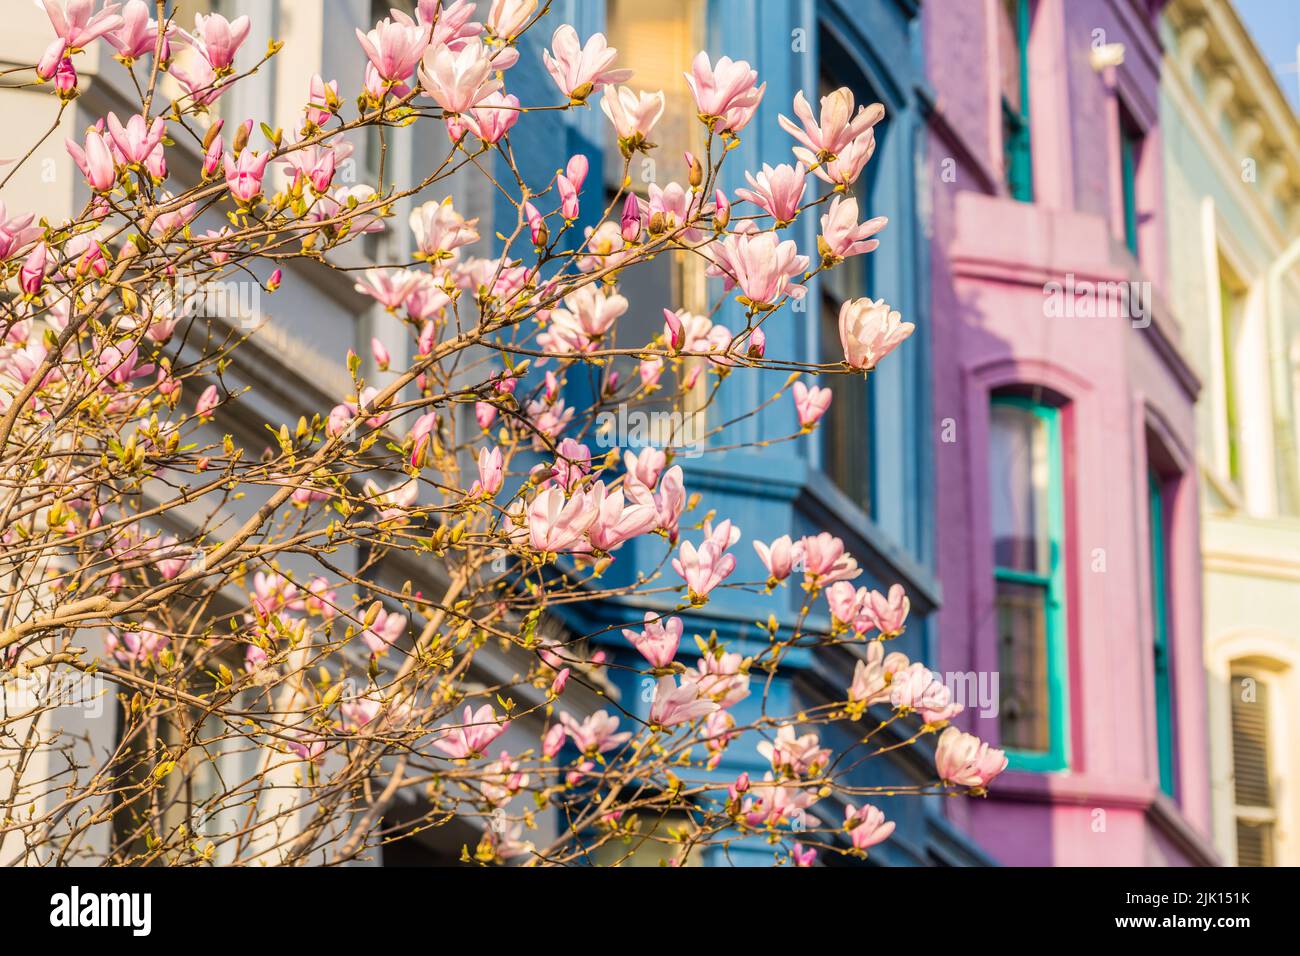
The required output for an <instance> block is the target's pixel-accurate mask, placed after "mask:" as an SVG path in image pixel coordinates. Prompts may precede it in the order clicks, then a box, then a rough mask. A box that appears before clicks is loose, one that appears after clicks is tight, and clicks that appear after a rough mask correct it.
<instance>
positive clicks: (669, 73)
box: [582, 0, 703, 191]
mask: <svg viewBox="0 0 1300 956" xmlns="http://www.w3.org/2000/svg"><path fill="white" fill-rule="evenodd" d="M606 11H607V13H606V18H607V20H606V30H605V33H606V36H607V37H608V38H609V45H610V46H612V47H614V48H615V49H616V50H618V62H617V66H618V67H619V68H620V69H629V70H635V71H636V73H635V75H634V76H633V77H632V78H631V79H630V80H628V82H627V84H626V85H627V86H630V87H631V88H632V89H634V90H644V91H647V92H651V93H653V92H656V91H658V90H663V92H664V113H663V116H662V117H661V118H660V120H659V123H658V125H656V126H655V128H654V135H653V136H652V137H651V138H652V139H653V140H654V142H655V143H657V144H658V145H659V147H660V148H659V149H658V150H656V155H657V156H659V157H660V158H661V159H662V160H663V161H664V163H666V164H667V169H668V172H667V174H666V175H663V176H660V177H659V182H660V184H661V185H665V184H667V182H668V181H670V180H672V179H674V178H676V179H678V181H681V180H682V179H683V177H684V169H683V165H682V164H683V162H684V161H683V160H682V153H683V152H685V151H687V150H691V151H693V152H695V153H699V152H700V145H699V143H698V142H697V140H698V138H699V136H700V135H701V130H703V126H702V125H701V124H700V122H699V120H698V119H697V117H696V112H697V111H696V109H695V101H694V100H693V99H692V98H691V91H690V88H689V87H688V86H687V85H686V81H685V80H684V79H683V78H682V74H683V73H685V72H687V71H689V70H690V68H691V59H692V58H693V57H694V56H695V54H696V52H697V51H698V50H699V49H700V48H701V47H702V46H703V44H702V43H701V42H700V37H699V35H698V34H699V23H700V4H699V0H655V2H654V3H647V2H645V0H608V4H607V6H606ZM582 39H584V40H585V39H586V37H583V38H582ZM602 95H604V94H602ZM597 102H599V101H597V100H593V103H597ZM606 125H607V126H608V124H606ZM609 139H610V142H609V145H608V153H607V155H606V159H605V174H606V175H605V178H606V182H608V183H610V184H611V185H617V184H618V182H619V181H620V179H621V177H622V175H623V157H622V156H621V155H620V154H619V151H618V144H617V142H615V141H614V137H613V135H612V134H611V136H610V137H609ZM640 165H641V161H640V160H636V161H635V162H633V164H632V169H631V175H632V184H633V188H634V189H636V190H638V191H644V190H645V188H646V185H647V184H646V183H645V182H642V177H641V175H640V169H639V167H640Z"/></svg>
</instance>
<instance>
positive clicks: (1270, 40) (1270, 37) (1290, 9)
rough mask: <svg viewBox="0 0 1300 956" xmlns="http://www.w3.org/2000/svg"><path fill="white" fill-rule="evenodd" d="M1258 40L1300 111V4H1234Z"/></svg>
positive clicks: (1253, 0) (1273, 0) (1299, 0)
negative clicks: (1299, 61)
mask: <svg viewBox="0 0 1300 956" xmlns="http://www.w3.org/2000/svg"><path fill="white" fill-rule="evenodd" d="M1233 4H1234V5H1235V6H1236V8H1237V12H1238V13H1239V14H1241V19H1242V20H1243V21H1244V22H1245V24H1246V26H1247V28H1248V29H1249V30H1250V32H1251V34H1252V35H1253V36H1254V38H1255V44H1256V46H1258V47H1259V49H1260V52H1261V53H1262V54H1263V56H1264V59H1265V60H1267V61H1268V63H1269V65H1270V66H1271V67H1273V73H1274V74H1275V75H1276V76H1277V81H1278V84H1279V85H1280V86H1281V87H1282V89H1283V91H1284V92H1285V93H1286V95H1287V96H1288V97H1289V98H1290V100H1291V106H1292V108H1293V109H1297V110H1300V74H1297V73H1296V44H1300V0H1233Z"/></svg>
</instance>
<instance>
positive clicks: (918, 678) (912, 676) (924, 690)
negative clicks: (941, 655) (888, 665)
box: [889, 662, 965, 724]
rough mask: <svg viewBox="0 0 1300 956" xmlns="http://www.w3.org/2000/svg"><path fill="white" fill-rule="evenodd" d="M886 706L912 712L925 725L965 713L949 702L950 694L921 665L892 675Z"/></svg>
mask: <svg viewBox="0 0 1300 956" xmlns="http://www.w3.org/2000/svg"><path fill="white" fill-rule="evenodd" d="M889 703H890V704H891V705H892V706H894V707H896V708H899V709H901V710H909V709H910V710H914V711H916V712H917V713H919V714H920V715H921V718H922V719H923V720H924V721H925V722H926V723H927V724H941V723H943V722H944V721H947V720H951V719H952V718H953V717H955V716H957V715H958V714H960V713H961V712H962V710H964V709H965V708H963V707H962V705H961V704H958V703H956V702H955V701H954V700H953V699H952V691H951V690H949V689H948V687H947V686H946V685H945V684H944V683H943V682H942V681H941V680H939V679H937V677H936V676H935V674H934V673H933V672H932V671H931V670H930V668H928V667H926V666H925V665H924V664H922V663H920V662H917V663H914V664H909V665H908V666H907V667H906V668H904V669H903V670H901V671H899V672H897V673H895V674H894V675H893V678H892V680H891V681H890V683H889Z"/></svg>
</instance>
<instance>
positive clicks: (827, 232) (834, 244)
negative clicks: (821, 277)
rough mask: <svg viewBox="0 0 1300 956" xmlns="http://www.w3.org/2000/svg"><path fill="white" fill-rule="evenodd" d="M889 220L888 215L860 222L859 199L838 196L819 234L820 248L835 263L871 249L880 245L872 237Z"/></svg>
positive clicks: (818, 242) (818, 248)
mask: <svg viewBox="0 0 1300 956" xmlns="http://www.w3.org/2000/svg"><path fill="white" fill-rule="evenodd" d="M888 223H889V220H888V219H886V218H885V217H884V216H877V217H876V218H875V219H868V220H867V221H866V222H864V223H859V222H858V201H857V200H856V199H853V198H852V197H849V198H845V197H844V196H836V197H835V198H834V199H832V200H831V205H830V208H829V209H828V210H827V211H826V212H825V214H823V215H822V234H821V235H820V236H818V237H817V250H818V251H819V252H820V253H821V255H822V259H823V260H824V261H826V262H827V263H828V264H831V265H834V264H835V263H837V262H840V261H842V260H844V259H847V258H849V257H850V256H858V255H862V254H863V253H866V252H871V251H873V250H874V249H876V247H878V246H879V245H880V240H879V239H873V238H871V237H872V236H874V235H875V234H876V233H878V232H880V230H882V229H884V228H885V226H886V225H887V224H888Z"/></svg>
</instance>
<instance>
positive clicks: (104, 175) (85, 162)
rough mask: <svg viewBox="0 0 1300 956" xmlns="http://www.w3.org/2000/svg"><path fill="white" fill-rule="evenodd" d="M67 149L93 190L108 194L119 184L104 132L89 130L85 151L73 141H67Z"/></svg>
mask: <svg viewBox="0 0 1300 956" xmlns="http://www.w3.org/2000/svg"><path fill="white" fill-rule="evenodd" d="M159 122H161V120H159ZM67 147H68V153H69V154H71V156H72V159H73V161H74V162H75V163H76V164H77V168H78V169H80V170H81V172H82V175H84V176H85V177H86V182H87V183H88V184H89V185H90V188H91V189H93V190H94V191H95V192H108V191H109V190H110V189H112V188H113V186H114V184H115V183H116V182H117V169H116V167H115V166H114V165H113V151H112V149H111V148H110V147H109V145H108V138H107V137H106V136H104V134H103V133H102V132H100V131H99V130H97V129H92V130H89V131H88V132H87V133H86V147H85V149H82V148H81V147H80V146H78V145H77V144H76V143H75V142H73V141H72V140H68V141H67Z"/></svg>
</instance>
